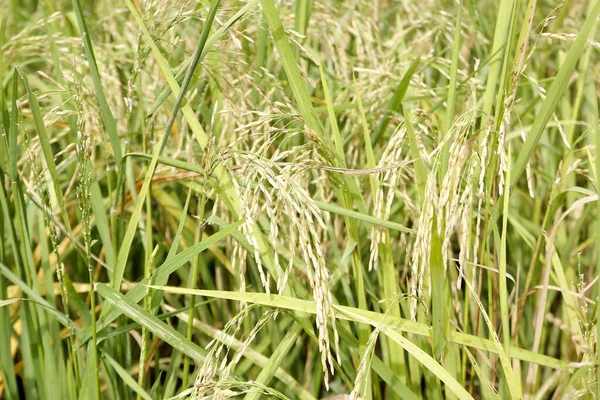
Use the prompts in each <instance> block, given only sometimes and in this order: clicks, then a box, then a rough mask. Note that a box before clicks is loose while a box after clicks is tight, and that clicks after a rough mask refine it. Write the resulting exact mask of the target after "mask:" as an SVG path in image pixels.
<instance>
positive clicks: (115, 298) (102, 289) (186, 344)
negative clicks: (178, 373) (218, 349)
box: [96, 283, 207, 363]
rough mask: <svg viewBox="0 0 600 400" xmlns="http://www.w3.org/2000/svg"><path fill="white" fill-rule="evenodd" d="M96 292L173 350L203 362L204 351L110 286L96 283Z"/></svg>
mask: <svg viewBox="0 0 600 400" xmlns="http://www.w3.org/2000/svg"><path fill="white" fill-rule="evenodd" d="M96 290H97V291H98V293H99V294H100V295H101V296H102V297H104V299H105V300H106V301H107V302H109V303H110V304H112V305H113V306H114V307H115V308H117V309H119V310H120V311H121V312H122V313H123V314H124V315H126V316H127V317H129V318H131V319H132V320H133V321H135V322H137V323H138V324H140V325H142V326H143V327H145V328H146V329H148V330H149V331H150V332H152V333H153V334H154V335H156V336H157V337H159V338H161V339H162V340H164V341H165V342H166V343H168V344H169V345H171V346H172V347H173V348H174V349H177V350H179V351H181V352H182V353H184V354H185V355H187V356H188V357H190V358H192V359H193V360H194V361H196V362H197V363H202V362H204V359H205V357H206V354H207V352H206V350H204V349H203V348H201V347H198V346H197V345H196V344H194V343H192V342H191V341H189V340H187V339H186V338H185V336H183V335H182V334H181V333H179V332H177V331H176V330H174V329H173V328H171V327H170V326H168V325H167V324H165V323H164V322H162V321H160V320H159V319H158V318H156V317H155V316H153V315H151V314H150V313H148V312H147V311H146V310H144V309H143V308H142V307H140V306H139V305H137V304H136V303H134V302H132V301H130V300H129V299H127V298H126V297H125V296H124V295H122V294H121V293H119V292H117V291H115V290H113V289H112V288H111V287H110V286H107V285H105V284H102V283H97V284H96Z"/></svg>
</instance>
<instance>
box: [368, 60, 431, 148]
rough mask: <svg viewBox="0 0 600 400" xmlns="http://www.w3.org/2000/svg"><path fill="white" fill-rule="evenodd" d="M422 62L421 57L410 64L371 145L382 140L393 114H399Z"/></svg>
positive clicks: (373, 136) (375, 132)
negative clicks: (411, 81)
mask: <svg viewBox="0 0 600 400" xmlns="http://www.w3.org/2000/svg"><path fill="white" fill-rule="evenodd" d="M420 61H421V57H420V56H418V57H417V58H416V59H415V60H414V61H413V62H412V64H410V67H408V70H407V71H406V73H405V74H404V76H403V77H402V80H401V81H400V83H399V84H398V87H397V88H396V91H395V92H394V95H393V96H392V98H391V99H390V101H389V102H388V104H387V106H386V108H385V111H384V114H383V118H381V121H379V124H378V125H377V127H376V128H375V131H374V132H373V135H372V137H371V144H372V145H373V146H374V145H375V144H377V142H378V141H379V139H380V138H381V136H382V135H383V133H384V132H385V130H386V129H387V127H388V125H389V124H390V120H391V118H392V114H393V113H395V112H397V111H398V110H399V109H400V106H401V105H402V100H404V96H405V95H406V91H407V90H408V86H409V85H410V80H411V78H412V77H413V75H414V74H415V71H416V70H417V67H418V66H419V63H420Z"/></svg>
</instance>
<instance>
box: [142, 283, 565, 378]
mask: <svg viewBox="0 0 600 400" xmlns="http://www.w3.org/2000/svg"><path fill="white" fill-rule="evenodd" d="M152 288H154V289H157V290H162V291H164V292H167V293H178V294H185V295H194V296H204V297H210V298H220V299H227V300H234V301H242V302H248V303H253V304H254V303H255V304H261V305H263V306H267V307H274V308H283V309H286V310H293V311H300V312H305V313H310V314H315V313H316V305H315V302H313V301H309V300H300V299H296V298H292V297H288V296H280V295H274V294H264V293H249V292H246V293H239V292H226V291H219V290H198V289H193V290H192V289H186V288H179V287H173V286H157V285H152ZM334 307H335V308H336V310H337V309H339V310H340V314H339V315H338V317H339V318H340V319H347V320H351V321H356V320H355V319H354V318H351V317H350V316H353V315H361V316H362V317H364V318H367V319H369V320H371V321H380V322H379V323H380V324H381V325H382V326H383V325H387V326H389V327H390V328H392V329H396V330H398V331H400V332H407V333H414V334H416V335H419V336H425V337H429V335H430V328H429V327H428V326H427V325H425V324H422V323H418V322H414V321H410V320H407V319H404V318H397V317H393V316H390V315H388V316H387V317H385V319H384V320H382V317H384V316H385V314H382V313H377V312H374V311H367V310H361V309H359V308H354V307H347V306H338V305H336V306H334ZM345 311H348V312H345ZM356 322H360V321H356ZM451 340H452V341H453V342H454V343H457V344H462V345H465V346H469V347H473V348H475V349H478V350H485V351H489V352H490V353H494V354H498V352H499V351H503V348H502V345H501V344H499V343H498V344H496V343H494V341H492V340H489V339H483V338H481V337H478V336H473V335H467V334H464V333H461V332H457V331H453V332H452V335H451ZM498 345H499V346H498ZM511 355H512V356H513V358H516V359H519V360H522V361H527V362H533V363H536V364H539V365H541V366H545V367H549V368H553V369H557V370H561V371H566V372H570V371H573V368H572V367H571V366H569V364H568V363H567V362H565V361H562V360H558V359H556V358H552V357H549V356H546V355H543V354H539V353H534V352H531V351H528V350H525V349H521V348H518V347H514V346H511Z"/></svg>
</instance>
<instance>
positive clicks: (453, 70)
mask: <svg viewBox="0 0 600 400" xmlns="http://www.w3.org/2000/svg"><path fill="white" fill-rule="evenodd" d="M462 3H463V2H462V0H460V1H459V2H458V4H457V6H456V7H457V11H456V25H455V28H454V40H453V42H452V62H451V64H450V83H449V85H448V98H447V100H446V102H447V104H448V107H447V108H446V122H445V126H444V129H445V132H448V131H449V130H450V128H451V127H452V121H454V113H455V111H456V89H457V75H458V63H459V61H460V60H459V55H460V54H459V53H460V46H461V44H462V40H461V37H462V36H461V34H460V28H461V23H462V8H463V4H462ZM449 155H450V142H449V141H448V142H446V143H445V144H444V147H443V150H442V159H441V166H442V168H441V169H440V172H441V175H440V176H444V175H445V174H446V170H447V168H448V157H449Z"/></svg>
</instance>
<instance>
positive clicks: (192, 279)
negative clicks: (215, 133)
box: [182, 191, 206, 387]
mask: <svg viewBox="0 0 600 400" xmlns="http://www.w3.org/2000/svg"><path fill="white" fill-rule="evenodd" d="M190 194H191V191H190ZM205 206H206V193H205V192H202V199H201V200H200V204H199V205H198V229H197V230H196V236H195V238H194V242H196V243H198V242H199V241H200V240H201V238H202V235H203V234H204V223H205V221H204V210H205ZM199 264H200V256H199V255H196V256H195V257H194V259H193V260H192V262H191V267H192V268H191V271H190V274H189V278H188V287H189V288H194V287H196V283H197V282H198V266H199ZM195 307H196V296H192V297H191V298H190V307H189V310H188V318H189V319H188V321H193V320H194V309H195ZM192 328H193V324H192V323H189V322H188V324H187V326H186V332H185V337H186V338H187V339H188V340H190V341H191V340H192ZM189 368H190V359H189V357H184V361H183V378H182V379H183V383H182V386H183V387H187V386H188V379H189Z"/></svg>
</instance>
